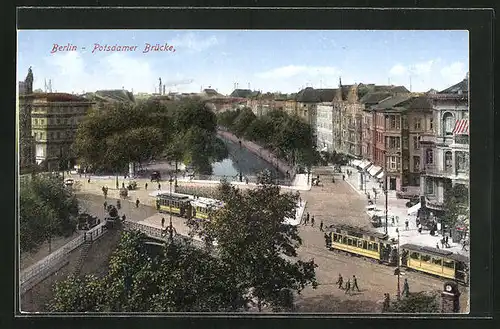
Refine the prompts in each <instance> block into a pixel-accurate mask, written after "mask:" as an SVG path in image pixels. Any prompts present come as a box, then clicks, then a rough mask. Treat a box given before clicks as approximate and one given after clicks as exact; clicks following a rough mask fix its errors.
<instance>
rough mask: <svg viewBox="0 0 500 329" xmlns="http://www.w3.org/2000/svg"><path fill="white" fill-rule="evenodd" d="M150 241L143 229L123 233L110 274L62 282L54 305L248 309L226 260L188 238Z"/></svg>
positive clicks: (110, 308)
mask: <svg viewBox="0 0 500 329" xmlns="http://www.w3.org/2000/svg"><path fill="white" fill-rule="evenodd" d="M147 241H148V240H147V237H146V236H145V235H144V234H143V233H141V232H137V231H132V232H125V233H123V234H122V237H121V240H120V243H119V245H118V247H117V249H116V250H115V252H114V253H113V255H112V257H111V259H110V263H109V270H108V274H107V275H106V276H105V277H103V278H100V279H98V280H96V278H94V277H89V276H86V277H83V278H73V277H69V278H68V279H66V280H65V281H63V282H61V283H59V284H57V285H56V288H55V296H54V299H53V300H52V302H51V303H50V305H51V307H50V309H51V310H52V311H56V312H68V311H80V312H91V311H95V312H228V311H238V310H242V309H244V308H245V300H244V299H243V297H242V296H243V292H242V290H241V288H240V287H239V286H240V285H239V283H238V282H237V281H236V277H235V276H233V275H232V274H231V272H229V271H228V268H227V266H226V265H225V264H224V263H222V262H221V260H220V259H218V258H215V257H214V256H212V255H211V254H209V253H207V252H206V251H204V250H203V249H198V248H196V247H194V246H193V245H191V244H190V243H189V242H188V241H186V240H184V239H173V240H172V241H169V242H167V243H166V244H165V245H163V246H158V245H151V244H148V243H147ZM93 281H94V282H93ZM95 282H99V284H98V283H95ZM103 288H104V290H103ZM86 289H88V290H89V291H87V290H86Z"/></svg>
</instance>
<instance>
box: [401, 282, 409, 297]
mask: <svg viewBox="0 0 500 329" xmlns="http://www.w3.org/2000/svg"><path fill="white" fill-rule="evenodd" d="M409 295H410V285H409V284H408V279H406V278H405V283H404V284H403V296H405V297H408V296H409Z"/></svg>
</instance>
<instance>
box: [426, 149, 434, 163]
mask: <svg viewBox="0 0 500 329" xmlns="http://www.w3.org/2000/svg"><path fill="white" fill-rule="evenodd" d="M425 163H426V164H433V163H434V151H433V150H432V149H427V150H425Z"/></svg>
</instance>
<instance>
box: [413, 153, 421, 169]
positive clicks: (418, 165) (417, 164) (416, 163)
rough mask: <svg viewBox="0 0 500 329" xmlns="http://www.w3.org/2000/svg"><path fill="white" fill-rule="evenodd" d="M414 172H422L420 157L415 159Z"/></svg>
mask: <svg viewBox="0 0 500 329" xmlns="http://www.w3.org/2000/svg"><path fill="white" fill-rule="evenodd" d="M413 172H420V157H419V156H414V157H413Z"/></svg>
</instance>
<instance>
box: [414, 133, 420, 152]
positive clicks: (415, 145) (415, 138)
mask: <svg viewBox="0 0 500 329" xmlns="http://www.w3.org/2000/svg"><path fill="white" fill-rule="evenodd" d="M413 149H414V150H418V149H420V140H419V136H413Z"/></svg>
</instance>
